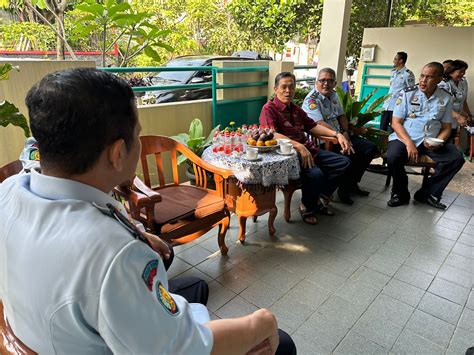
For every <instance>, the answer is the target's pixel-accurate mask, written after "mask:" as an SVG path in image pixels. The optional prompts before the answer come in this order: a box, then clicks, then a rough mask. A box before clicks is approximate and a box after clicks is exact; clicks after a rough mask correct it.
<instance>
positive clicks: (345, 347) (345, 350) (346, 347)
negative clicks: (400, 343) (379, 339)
mask: <svg viewBox="0 0 474 355" xmlns="http://www.w3.org/2000/svg"><path fill="white" fill-rule="evenodd" d="M334 354H340V355H344V354H348V355H349V354H374V355H376V354H388V349H386V348H384V347H382V346H380V345H378V344H377V343H374V342H373V341H371V340H369V339H367V338H365V337H363V336H362V335H359V334H357V333H356V332H353V331H350V332H349V333H347V335H346V337H345V338H344V339H343V340H342V341H341V343H340V344H339V346H338V347H337V348H336V350H334Z"/></svg>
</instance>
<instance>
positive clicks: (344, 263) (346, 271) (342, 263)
mask: <svg viewBox="0 0 474 355" xmlns="http://www.w3.org/2000/svg"><path fill="white" fill-rule="evenodd" d="M359 266H360V264H358V263H355V262H353V261H350V260H346V259H342V258H333V259H332V260H329V261H328V263H326V264H325V265H323V266H322V267H323V268H324V269H325V270H326V271H329V272H330V273H332V274H336V275H339V276H343V277H349V276H351V275H352V274H353V273H354V272H355V271H356V270H357V269H358V268H359Z"/></svg>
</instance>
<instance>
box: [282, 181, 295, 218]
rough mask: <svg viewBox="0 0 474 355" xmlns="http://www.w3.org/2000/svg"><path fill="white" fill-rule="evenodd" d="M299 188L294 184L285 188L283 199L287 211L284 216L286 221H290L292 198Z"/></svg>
mask: <svg viewBox="0 0 474 355" xmlns="http://www.w3.org/2000/svg"><path fill="white" fill-rule="evenodd" d="M296 190H297V188H296V187H295V186H294V185H291V184H290V185H288V186H286V187H285V188H284V189H283V190H281V191H282V192H283V199H284V205H285V212H284V217H285V221H287V222H289V221H290V218H291V198H292V197H293V194H294V193H295V191H296Z"/></svg>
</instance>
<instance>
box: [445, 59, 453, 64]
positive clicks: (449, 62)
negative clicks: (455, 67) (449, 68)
mask: <svg viewBox="0 0 474 355" xmlns="http://www.w3.org/2000/svg"><path fill="white" fill-rule="evenodd" d="M452 62H453V60H452V59H446V60H445V61H443V64H451V63H452Z"/></svg>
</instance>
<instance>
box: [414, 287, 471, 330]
mask: <svg viewBox="0 0 474 355" xmlns="http://www.w3.org/2000/svg"><path fill="white" fill-rule="evenodd" d="M418 309H420V310H422V311H423V312H425V313H428V314H431V315H432V316H435V317H436V318H439V319H442V320H444V321H446V322H448V323H451V324H453V325H456V324H457V323H458V320H459V317H460V316H461V312H462V307H461V306H460V305H458V304H456V303H454V302H451V301H448V300H447V299H444V298H441V297H439V296H436V295H433V294H432V293H429V292H426V293H425V295H424V296H423V298H422V299H421V302H420V304H419V305H418Z"/></svg>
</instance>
